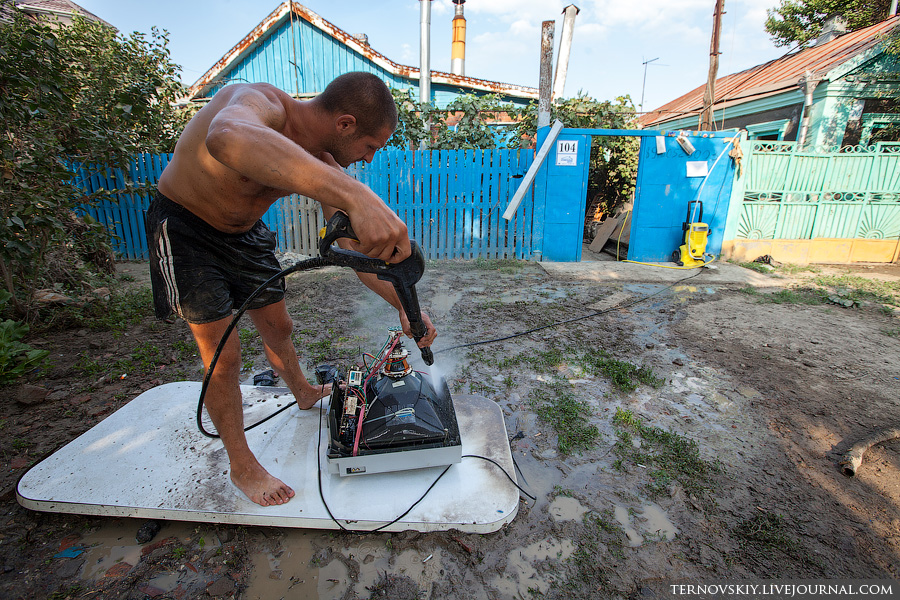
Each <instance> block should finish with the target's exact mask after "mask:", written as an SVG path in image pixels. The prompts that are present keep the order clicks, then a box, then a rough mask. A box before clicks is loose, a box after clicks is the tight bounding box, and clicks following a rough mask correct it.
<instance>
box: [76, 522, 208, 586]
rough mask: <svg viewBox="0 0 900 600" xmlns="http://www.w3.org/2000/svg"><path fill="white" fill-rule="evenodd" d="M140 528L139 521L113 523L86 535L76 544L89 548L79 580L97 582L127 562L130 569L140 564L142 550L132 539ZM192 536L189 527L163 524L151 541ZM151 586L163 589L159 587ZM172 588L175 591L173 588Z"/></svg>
mask: <svg viewBox="0 0 900 600" xmlns="http://www.w3.org/2000/svg"><path fill="white" fill-rule="evenodd" d="M142 524H143V521H140V520H118V519H113V520H110V521H107V522H104V523H103V525H101V527H100V528H99V529H97V530H96V531H94V532H91V533H88V534H87V535H85V536H84V537H83V538H82V539H81V541H79V542H78V543H79V544H82V545H84V546H87V547H88V549H87V550H86V551H85V553H84V554H83V556H84V559H85V561H84V567H83V568H82V574H81V576H82V577H83V578H84V579H88V580H92V581H96V580H98V579H100V578H102V577H103V576H104V575H106V572H107V571H108V570H109V569H111V568H112V567H113V566H115V565H116V564H118V563H121V562H126V563H128V564H129V565H131V566H136V565H137V564H138V562H140V560H141V549H142V548H143V546H141V545H140V544H138V543H137V542H136V541H135V540H134V536H135V533H137V530H138V528H139V527H140V526H141V525H142ZM192 533H193V529H192V528H191V526H190V525H189V524H185V523H166V524H164V525H163V527H162V529H161V530H160V532H159V533H158V534H156V537H155V538H154V539H153V541H158V540H162V539H165V538H167V537H173V536H174V537H177V538H179V539H185V538H189V537H190V536H191V534H192ZM176 578H177V576H176ZM176 583H177V582H176ZM154 585H156V587H159V588H161V589H166V588H163V586H162V585H159V584H154ZM172 587H173V588H174V585H173V586H172Z"/></svg>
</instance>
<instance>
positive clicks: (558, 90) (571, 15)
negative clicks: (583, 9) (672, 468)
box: [553, 4, 580, 98]
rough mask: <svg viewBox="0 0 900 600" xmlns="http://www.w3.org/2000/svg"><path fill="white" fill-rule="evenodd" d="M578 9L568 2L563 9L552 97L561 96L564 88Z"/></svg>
mask: <svg viewBox="0 0 900 600" xmlns="http://www.w3.org/2000/svg"><path fill="white" fill-rule="evenodd" d="M579 12H580V11H579V9H578V7H577V6H575V5H574V4H570V5H568V6H567V7H565V8H564V9H563V14H564V15H565V17H564V19H563V30H562V39H561V40H560V42H559V56H558V57H556V75H554V77H553V97H554V98H562V95H563V90H565V89H566V73H568V71H569V53H570V51H571V50H572V36H573V35H574V34H575V15H577V14H578V13H579Z"/></svg>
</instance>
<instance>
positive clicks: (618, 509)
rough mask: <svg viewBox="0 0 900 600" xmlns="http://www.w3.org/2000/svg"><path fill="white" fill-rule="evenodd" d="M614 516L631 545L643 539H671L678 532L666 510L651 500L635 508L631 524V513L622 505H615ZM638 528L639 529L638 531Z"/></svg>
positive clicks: (637, 544) (642, 541) (638, 543)
mask: <svg viewBox="0 0 900 600" xmlns="http://www.w3.org/2000/svg"><path fill="white" fill-rule="evenodd" d="M615 517H616V521H618V522H619V525H621V526H622V529H623V530H624V531H625V536H626V537H627V538H628V544H629V545H630V546H632V547H636V546H640V545H641V544H643V543H644V541H645V540H647V541H660V542H662V541H667V540H673V539H674V538H675V536H676V535H677V534H678V528H677V527H675V525H674V524H673V523H672V521H671V520H669V516H668V515H667V514H666V511H664V510H663V509H662V508H660V507H659V505H657V504H654V503H653V502H648V503H646V504H643V505H642V506H641V507H640V508H638V509H636V510H635V515H634V521H633V524H632V515H631V514H630V513H629V512H628V509H627V508H625V507H624V506H620V505H618V504H616V505H615ZM638 529H640V530H641V531H640V532H638Z"/></svg>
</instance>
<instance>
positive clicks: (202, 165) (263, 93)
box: [159, 84, 295, 233]
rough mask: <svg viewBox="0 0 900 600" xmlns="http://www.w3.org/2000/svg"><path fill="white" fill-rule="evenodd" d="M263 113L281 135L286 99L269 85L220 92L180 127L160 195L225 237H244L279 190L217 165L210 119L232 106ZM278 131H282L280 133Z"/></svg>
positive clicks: (224, 166)
mask: <svg viewBox="0 0 900 600" xmlns="http://www.w3.org/2000/svg"><path fill="white" fill-rule="evenodd" d="M248 95H252V96H253V98H252V100H249V102H251V103H252V104H253V105H254V106H256V107H258V108H259V109H260V110H262V111H265V112H266V113H267V116H268V118H270V119H271V124H272V125H274V126H275V127H273V129H275V130H276V131H279V132H280V133H283V130H284V123H285V111H286V110H288V107H287V106H285V104H284V103H285V101H286V102H288V103H290V102H295V101H294V100H293V99H291V98H290V97H289V96H287V95H286V94H284V92H281V91H279V90H277V89H276V88H274V87H272V86H270V85H268V84H235V85H230V86H227V87H225V88H223V89H222V90H220V91H219V92H218V93H217V94H216V95H215V96H214V97H213V99H212V100H210V102H209V103H208V104H207V105H206V106H204V107H203V108H202V109H201V110H200V111H199V112H198V113H197V114H196V115H195V116H194V118H193V119H192V120H191V122H190V123H188V125H187V126H186V127H185V129H184V132H183V133H182V134H181V137H180V139H179V140H178V144H177V145H176V146H175V153H174V156H173V158H172V161H171V162H170V163H169V165H168V166H167V167H166V169H165V171H164V172H163V174H162V176H161V177H160V180H159V191H160V192H161V193H162V194H163V195H165V196H167V197H168V198H170V199H172V200H173V201H175V202H177V203H178V204H180V205H182V206H184V207H185V208H187V209H188V210H189V211H191V212H192V213H194V214H195V215H197V216H198V217H200V218H201V219H203V220H204V221H206V222H207V223H209V224H210V225H212V226H213V227H215V228H216V229H218V230H220V231H223V232H226V233H238V232H243V231H247V230H248V229H250V228H251V227H252V226H253V224H254V223H255V222H256V221H257V220H258V219H259V218H260V217H262V215H263V214H264V213H265V212H266V210H267V209H268V208H269V206H270V205H271V204H272V203H273V202H274V201H275V200H277V199H278V198H280V197H281V196H284V195H286V192H285V191H284V190H277V189H274V188H272V187H267V186H264V185H261V184H259V183H257V182H255V181H252V180H251V179H250V178H248V177H246V176H244V175H241V174H240V173H238V172H237V171H235V170H234V169H231V168H230V167H228V166H226V165H224V164H223V163H221V162H220V161H218V160H216V159H215V158H214V157H213V156H212V155H211V154H210V151H209V148H208V147H207V136H208V135H209V130H210V125H211V124H212V122H213V119H214V118H215V117H216V116H217V115H219V113H220V112H221V111H222V110H223V109H225V108H226V107H229V106H232V105H233V104H234V103H235V102H237V101H243V102H248V100H247V97H248ZM278 125H281V127H280V128H279V127H278Z"/></svg>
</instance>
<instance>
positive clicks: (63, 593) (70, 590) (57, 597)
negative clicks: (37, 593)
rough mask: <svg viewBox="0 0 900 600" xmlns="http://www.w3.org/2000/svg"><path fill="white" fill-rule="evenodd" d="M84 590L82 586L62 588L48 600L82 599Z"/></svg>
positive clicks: (48, 597)
mask: <svg viewBox="0 0 900 600" xmlns="http://www.w3.org/2000/svg"><path fill="white" fill-rule="evenodd" d="M83 592H84V588H83V587H81V586H80V585H77V584H76V585H70V586H67V587H65V588H62V587H60V588H59V589H58V590H56V591H55V592H53V593H52V594H50V595H49V596H47V600H69V599H70V598H80V597H81V595H82V593H83Z"/></svg>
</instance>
